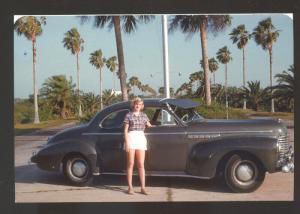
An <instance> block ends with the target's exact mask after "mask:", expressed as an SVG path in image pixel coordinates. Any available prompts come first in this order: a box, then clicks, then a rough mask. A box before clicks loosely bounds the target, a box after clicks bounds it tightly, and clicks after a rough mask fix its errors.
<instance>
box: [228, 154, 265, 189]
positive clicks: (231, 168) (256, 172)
mask: <svg viewBox="0 0 300 214" xmlns="http://www.w3.org/2000/svg"><path fill="white" fill-rule="evenodd" d="M224 176H225V181H226V184H227V186H228V187H229V188H230V189H231V190H232V191H233V192H240V193H243V192H252V191H254V190H256V189H257V188H258V187H259V186H260V185H261V184H262V182H263V181H264V178H265V170H264V169H263V166H262V165H261V164H260V163H259V162H258V161H257V160H255V159H254V158H252V157H248V156H246V155H238V154H235V155H233V156H231V157H230V158H229V160H228V161H227V164H226V166H225V172H224Z"/></svg>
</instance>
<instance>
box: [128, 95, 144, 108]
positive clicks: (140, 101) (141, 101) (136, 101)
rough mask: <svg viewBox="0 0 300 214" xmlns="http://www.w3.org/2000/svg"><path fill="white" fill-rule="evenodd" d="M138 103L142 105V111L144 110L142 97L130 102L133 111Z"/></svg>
mask: <svg viewBox="0 0 300 214" xmlns="http://www.w3.org/2000/svg"><path fill="white" fill-rule="evenodd" d="M136 103H142V107H141V111H142V110H143V109H144V101H143V100H142V99H141V98H140V97H135V98H133V99H132V100H131V101H130V108H131V109H133V108H134V105H135V104H136Z"/></svg>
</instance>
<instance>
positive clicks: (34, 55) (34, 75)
mask: <svg viewBox="0 0 300 214" xmlns="http://www.w3.org/2000/svg"><path fill="white" fill-rule="evenodd" d="M35 42H36V40H35V38H33V39H32V59H33V69H32V70H33V97H34V122H33V123H34V124H37V123H40V118H39V107H38V97H37V92H38V89H37V83H36V69H35V65H36V47H35Z"/></svg>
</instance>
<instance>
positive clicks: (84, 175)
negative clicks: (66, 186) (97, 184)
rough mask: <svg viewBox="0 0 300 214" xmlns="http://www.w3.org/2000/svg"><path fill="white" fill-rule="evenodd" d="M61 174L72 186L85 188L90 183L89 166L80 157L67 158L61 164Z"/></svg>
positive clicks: (90, 172) (90, 173)
mask: <svg viewBox="0 0 300 214" xmlns="http://www.w3.org/2000/svg"><path fill="white" fill-rule="evenodd" d="M63 172H64V175H65V177H66V178H67V179H68V181H70V182H71V183H72V184H73V185H76V186H86V185H88V184H90V183H91V182H92V178H93V177H92V170H91V166H90V164H89V162H88V160H87V159H85V158H84V157H82V156H81V155H69V156H67V157H66V158H65V161H64V163H63Z"/></svg>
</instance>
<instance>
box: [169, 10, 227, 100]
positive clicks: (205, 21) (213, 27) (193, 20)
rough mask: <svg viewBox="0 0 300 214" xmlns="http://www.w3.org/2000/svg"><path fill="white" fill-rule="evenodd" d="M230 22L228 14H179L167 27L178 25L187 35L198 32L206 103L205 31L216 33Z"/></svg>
mask: <svg viewBox="0 0 300 214" xmlns="http://www.w3.org/2000/svg"><path fill="white" fill-rule="evenodd" d="M230 24H231V16H229V15H189V16H182V15H179V16H174V17H173V18H172V19H171V24H170V28H169V29H170V30H171V31H173V30H174V29H176V28H178V27H179V28H180V29H181V31H182V32H183V33H187V34H188V35H192V34H194V33H196V32H199V33H200V38H201V47H202V59H203V62H204V63H203V64H204V66H203V67H204V79H205V102H206V104H207V105H211V93H210V78H209V67H208V48H207V40H206V32H212V33H213V34H214V35H216V34H217V32H219V31H222V30H223V29H225V28H226V26H229V25H230Z"/></svg>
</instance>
